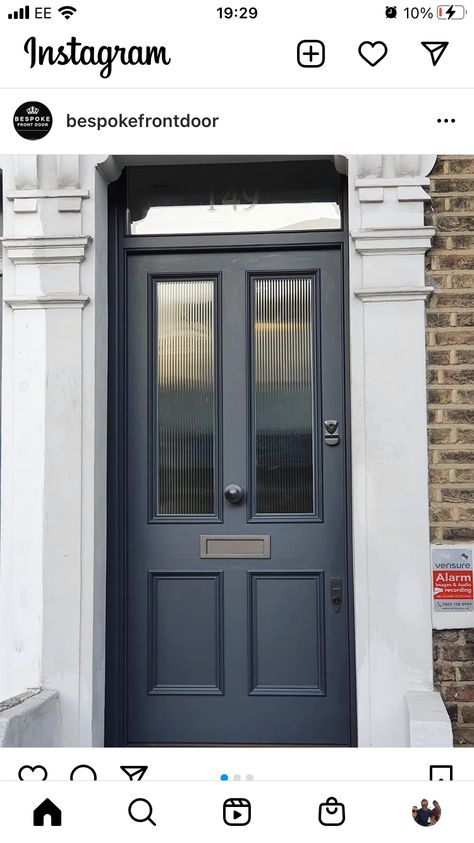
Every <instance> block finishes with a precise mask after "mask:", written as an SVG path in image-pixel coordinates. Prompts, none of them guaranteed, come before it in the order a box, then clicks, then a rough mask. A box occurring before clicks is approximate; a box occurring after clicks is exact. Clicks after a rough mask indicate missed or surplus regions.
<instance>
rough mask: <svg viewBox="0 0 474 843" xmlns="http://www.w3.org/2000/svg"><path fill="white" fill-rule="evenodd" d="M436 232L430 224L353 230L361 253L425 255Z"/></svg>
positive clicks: (354, 238) (356, 246) (355, 242)
mask: <svg viewBox="0 0 474 843" xmlns="http://www.w3.org/2000/svg"><path fill="white" fill-rule="evenodd" d="M435 233H436V229H435V228H432V227H430V226H421V227H420V228H406V227H401V228H367V229H361V230H358V231H353V232H352V239H353V240H354V244H355V248H356V249H357V251H358V252H359V253H360V254H361V255H378V256H382V255H424V254H425V253H426V252H427V251H428V249H429V248H430V247H431V241H432V238H433V237H434V235H435Z"/></svg>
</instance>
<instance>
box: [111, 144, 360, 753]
mask: <svg viewBox="0 0 474 843" xmlns="http://www.w3.org/2000/svg"><path fill="white" fill-rule="evenodd" d="M290 158H294V156H293V157H291V156H288V159H290ZM237 160H241V159H237V158H236V161H237ZM261 160H262V161H265V158H262V159H261ZM268 160H271V159H268ZM280 160H285V159H284V158H282V159H280ZM157 163H158V162H157ZM196 163H197V164H198V163H199V158H196ZM206 163H209V160H207V161H206ZM216 163H218V158H216ZM328 165H329V164H328ZM276 166H277V165H276ZM125 177H126V174H125V173H123V174H122V176H121V178H120V179H119V180H118V181H115V182H113V183H112V184H111V185H110V186H109V216H108V246H109V254H108V266H109V271H108V395H107V406H108V413H107V418H108V422H107V566H106V567H107V578H106V635H105V641H106V658H105V746H116V747H122V746H126V715H127V711H126V669H127V636H126V628H127V624H126V619H127V614H126V610H127V600H126V554H125V549H126V546H127V536H126V517H125V515H126V505H125V499H126V496H125V494H124V491H125V488H126V412H125V411H126V395H127V383H126V367H125V359H126V331H125V318H126V312H125V298H124V292H125V275H126V263H127V258H128V255H130V254H133V253H149V254H160V253H163V252H166V253H186V252H213V253H216V252H219V251H221V252H226V251H231V250H232V251H254V252H255V251H259V250H262V251H264V250H268V249H272V250H278V251H281V252H284V251H288V250H291V251H297V250H298V249H306V250H308V249H323V248H339V250H340V254H341V267H342V275H343V279H342V280H343V312H342V314H341V318H342V320H343V341H344V348H343V366H344V373H343V375H344V384H345V395H344V405H345V410H344V416H345V437H344V443H343V447H344V450H345V500H346V526H345V534H346V554H347V596H348V629H349V639H348V657H349V658H348V661H349V689H350V706H349V717H350V746H357V701H356V659H355V620H354V582H353V558H352V551H353V549H352V476H351V474H352V472H351V441H350V436H351V423H350V366H349V362H350V361H349V283H348V278H349V272H348V270H349V234H348V201H347V179H346V178H345V177H344V176H342V175H341V219H342V229H341V230H340V231H321V232H317V231H315V232H312V231H305V232H276V233H275V232H268V233H257V234H254V233H250V234H249V233H245V234H214V235H207V234H199V235H165V236H157V235H143V236H137V235H133V236H127V235H126V234H125V226H124V222H125V217H126V208H127V199H126V181H125Z"/></svg>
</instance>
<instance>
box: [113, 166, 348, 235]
mask: <svg viewBox="0 0 474 843" xmlns="http://www.w3.org/2000/svg"><path fill="white" fill-rule="evenodd" d="M128 211H129V213H128V233H129V234H132V235H144V234H145V235H146V234H154V235H159V234H163V235H169V234H219V233H233V232H236V233H237V232H241V233H243V232H266V231H275V232H277V231H287V232H291V231H293V232H297V231H325V230H326V231H331V230H338V229H340V228H341V176H340V175H339V173H337V172H336V169H335V167H334V164H333V163H332V162H331V161H329V160H312V159H306V160H303V159H296V160H292V161H277V162H274V161H251V162H243V163H231V164H230V163H222V164H219V163H218V164H215V163H213V164H199V165H198V166H197V165H196V164H179V165H167V164H163V165H156V166H144V167H130V168H129V169H128Z"/></svg>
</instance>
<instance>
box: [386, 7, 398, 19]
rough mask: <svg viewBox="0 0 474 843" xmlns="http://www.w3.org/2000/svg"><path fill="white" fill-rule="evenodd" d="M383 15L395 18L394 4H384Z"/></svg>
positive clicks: (395, 9) (395, 8)
mask: <svg viewBox="0 0 474 843" xmlns="http://www.w3.org/2000/svg"><path fill="white" fill-rule="evenodd" d="M385 17H386V18H389V19H390V18H396V17H397V7H396V6H386V8H385Z"/></svg>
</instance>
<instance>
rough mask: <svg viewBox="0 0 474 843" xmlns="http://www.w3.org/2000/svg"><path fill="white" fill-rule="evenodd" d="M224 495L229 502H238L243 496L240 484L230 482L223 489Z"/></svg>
mask: <svg viewBox="0 0 474 843" xmlns="http://www.w3.org/2000/svg"><path fill="white" fill-rule="evenodd" d="M224 497H225V499H226V501H229V503H240V501H241V500H243V498H244V490H243V489H242V486H237V483H230V485H229V486H226V487H225V489H224Z"/></svg>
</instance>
